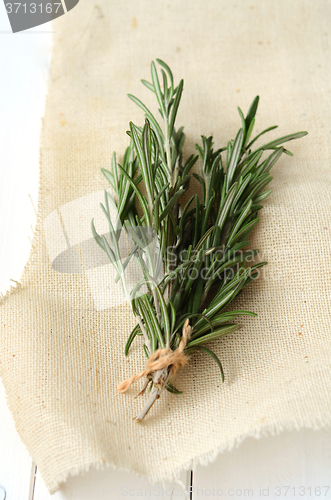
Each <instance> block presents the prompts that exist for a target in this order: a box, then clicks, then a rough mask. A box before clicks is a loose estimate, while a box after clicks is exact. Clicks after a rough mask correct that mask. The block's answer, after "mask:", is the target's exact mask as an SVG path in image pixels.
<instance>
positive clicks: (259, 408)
mask: <svg viewBox="0 0 331 500" xmlns="http://www.w3.org/2000/svg"><path fill="white" fill-rule="evenodd" d="M330 18H331V4H330V2H329V1H328V0H325V1H323V0H318V1H314V2H311V1H310V0H300V1H295V0H293V1H288V0H280V1H278V2H274V0H264V1H263V2H262V1H261V2H257V1H253V0H252V1H251V2H247V1H246V0H237V1H235V2H227V1H226V0H217V1H216V0H215V1H206V0H205V1H197V0H191V1H190V2H186V1H183V0H176V1H172V0H168V1H166V2H156V1H147V0H144V1H140V2H136V1H123V2H115V1H109V0H100V1H99V2H98V3H97V4H94V3H93V2H87V1H85V2H84V1H81V2H80V3H79V4H78V6H77V7H75V8H74V9H73V10H72V11H71V12H70V13H69V14H67V15H65V16H63V18H61V19H59V20H57V21H56V22H54V30H55V31H56V32H55V40H54V51H53V61H52V67H51V72H50V78H49V93H48V97H47V105H46V111H45V118H44V124H43V131H42V141H41V143H42V147H41V176H40V200H39V222H38V227H37V231H36V235H35V238H34V242H33V250H32V253H31V257H30V260H29V262H28V264H27V266H26V269H25V271H24V274H23V277H22V280H21V285H20V286H18V287H17V288H16V290H12V291H11V292H10V293H9V294H7V296H6V297H5V298H4V300H3V304H2V307H1V323H2V333H1V337H0V339H1V376H2V379H3V383H4V385H5V389H6V393H7V396H8V404H9V407H10V409H11V412H12V414H13V417H14V419H15V422H16V427H17V430H18V433H19V435H20V436H21V438H22V440H23V442H24V443H25V444H26V446H27V448H28V450H29V452H30V453H31V455H32V457H33V459H34V460H35V462H36V463H37V465H38V467H39V469H40V471H41V474H42V477H43V479H44V481H45V483H46V485H47V487H48V489H49V490H50V491H51V492H54V491H56V490H57V489H58V488H59V485H60V483H61V482H63V481H65V480H66V478H67V477H68V475H70V474H77V473H79V472H82V471H86V470H87V469H88V468H89V467H90V466H96V467H98V466H99V467H100V466H105V465H110V464H111V465H114V466H116V467H118V468H124V469H128V470H132V471H135V472H136V473H138V474H141V475H146V476H148V477H149V478H150V479H151V480H152V481H157V480H163V479H170V478H173V477H176V475H177V474H178V473H179V472H180V471H181V470H182V469H183V468H188V467H191V466H194V465H195V464H206V463H208V462H209V461H211V460H212V459H214V458H215V457H216V455H217V453H219V452H220V451H222V450H228V449H230V448H231V447H232V446H233V445H235V444H237V443H239V442H241V441H242V440H243V439H244V438H245V437H247V436H256V437H259V436H262V435H268V434H274V433H279V432H281V431H282V430H284V429H299V428H304V427H305V428H313V429H317V428H321V427H325V426H327V425H329V424H330V423H331V404H330V403H331V401H330V390H331V367H330V359H331V347H330V335H331V329H330V308H329V303H330V286H331V282H330V278H331V269H330V243H331V239H330V234H331V221H330V208H331V206H330V199H331V198H330V180H331V176H330V139H331V135H330V122H331V109H330V97H331V95H330V80H331V67H330V60H331V51H330V43H331V41H330V37H331V30H330ZM156 57H160V58H162V59H164V60H165V61H167V62H168V64H169V65H170V66H171V68H172V69H173V71H174V74H175V78H176V80H177V81H178V80H179V78H180V77H183V78H184V79H185V89H184V94H183V103H182V106H181V109H180V113H179V117H178V123H180V124H183V125H184V126H185V130H186V135H187V144H186V148H185V152H186V154H188V153H190V152H191V150H192V149H193V147H194V143H195V142H197V141H199V139H200V134H205V135H209V134H213V135H214V137H215V141H216V144H217V145H224V144H226V141H227V140H228V139H230V138H233V137H234V135H235V133H236V131H237V129H238V128H239V127H240V119H239V116H238V115H237V110H236V106H237V105H240V106H241V107H242V108H243V109H244V111H245V112H246V111H247V109H248V106H249V105H250V103H251V101H252V100H253V98H254V97H255V95H256V94H259V95H260V96H261V101H260V108H259V111H258V117H257V128H256V132H259V131H262V130H263V129H264V128H266V127H268V126H270V125H273V124H279V125H280V128H279V129H278V130H277V131H274V132H272V133H271V135H270V137H271V138H276V137H278V136H279V135H285V134H288V133H291V132H296V131H299V130H308V131H309V135H308V136H307V137H305V138H304V139H301V140H300V141H296V142H292V143H290V144H289V149H290V150H292V152H293V153H294V158H289V157H287V156H283V157H282V159H281V160H280V161H279V163H278V164H277V166H276V167H275V169H274V181H273V183H272V188H273V193H272V195H271V196H270V197H269V198H268V200H267V201H266V203H265V209H264V210H263V212H262V221H261V223H260V224H259V226H258V227H257V228H256V231H255V233H254V238H253V247H254V248H259V249H260V250H261V259H263V260H268V261H269V264H268V266H267V268H265V271H264V273H262V275H261V277H260V279H259V280H258V281H257V282H254V283H253V284H252V285H251V286H250V287H247V289H246V290H245V291H244V293H243V294H242V296H241V297H240V298H238V299H237V300H236V303H235V305H234V307H236V308H238V309H249V310H252V311H255V312H257V313H258V314H259V316H258V318H252V319H247V318H244V319H243V320H242V323H243V324H244V328H243V329H241V330H240V331H238V332H237V333H235V334H232V335H231V336H229V337H228V338H225V339H223V340H221V341H218V342H215V343H214V345H213V346H212V347H213V348H214V350H215V351H216V352H217V354H218V355H219V356H220V358H221V360H222V362H223V364H224V369H225V377H226V382H225V384H223V385H222V384H221V381H220V374H219V371H218V369H217V366H216V365H215V364H214V363H213V361H212V360H211V359H209V358H206V357H205V355H203V354H202V353H201V354H197V355H194V356H192V358H191V360H190V362H189V364H188V366H187V367H186V368H185V369H184V370H183V371H182V372H181V373H180V374H178V375H176V384H177V386H178V388H180V389H181V390H182V391H183V394H182V395H180V396H175V395H171V394H169V393H165V394H164V395H163V397H162V398H161V400H160V401H159V402H157V404H156V405H155V406H154V408H153V411H152V412H151V413H150V414H149V415H148V417H147V418H146V420H145V421H144V423H143V424H142V425H137V424H135V423H134V422H133V420H132V417H133V416H135V415H136V414H137V413H138V411H139V410H140V409H141V406H142V404H143V400H142V399H141V398H138V399H134V398H133V395H134V394H135V392H136V390H138V389H139V387H138V386H137V387H135V388H132V389H131V390H130V391H129V393H128V394H127V395H119V394H117V391H116V386H117V384H118V383H119V382H120V381H121V380H123V379H124V378H126V377H128V376H130V375H132V374H134V373H136V372H138V371H140V370H141V369H143V367H144V365H145V359H144V357H143V355H142V350H141V348H140V345H139V342H140V339H139V340H138V341H136V343H135V344H134V346H133V349H132V351H131V354H130V356H129V357H128V358H127V359H125V358H124V355H123V347H124V343H125V340H126V337H127V335H128V332H129V331H130V329H131V328H132V326H133V325H134V319H133V316H132V314H131V309H130V306H128V305H123V304H119V305H118V306H116V307H102V305H101V306H100V307H99V308H98V307H97V306H96V303H95V300H94V298H93V293H92V291H91V286H90V283H89V281H88V279H87V273H86V272H83V273H80V274H79V273H63V272H58V271H56V270H54V269H53V268H52V259H51V260H50V253H52V252H51V250H52V249H51V250H50V249H49V248H47V245H46V243H45V235H44V227H45V226H44V220H45V218H46V217H47V216H48V215H49V214H52V213H53V212H54V210H55V211H61V210H62V209H61V207H63V206H64V205H65V204H67V203H68V202H72V201H74V200H77V199H79V198H81V199H84V197H86V196H88V195H93V193H97V192H99V191H100V190H103V189H104V188H105V187H108V186H107V183H106V181H105V178H104V177H103V176H102V174H101V173H100V168H101V167H107V166H108V167H109V165H110V160H111V153H112V152H113V151H114V150H116V151H117V152H119V153H120V157H121V155H122V154H123V152H124V147H125V146H126V145H127V144H128V137H127V136H126V134H125V131H126V130H127V129H128V123H129V120H133V121H134V122H135V123H137V124H139V123H140V124H141V123H143V116H142V113H141V112H140V110H139V109H138V108H136V107H135V106H134V104H133V103H132V102H131V101H129V99H128V98H127V96H126V94H127V93H128V92H130V93H133V94H135V95H137V96H139V97H140V98H142V99H143V100H144V101H145V102H147V103H148V104H149V105H150V106H151V107H152V109H153V110H155V109H156V106H155V102H154V99H153V96H152V95H151V94H150V93H149V91H148V90H147V89H145V88H144V87H143V86H142V85H141V83H140V81H139V80H140V78H145V79H147V80H148V79H150V71H149V64H150V61H151V60H152V59H155V58H156ZM22 84H23V83H22ZM195 186H196V184H194V183H192V189H194V187H195ZM69 207H70V206H69ZM96 211H97V212H98V214H99V211H100V209H99V208H98V207H97V209H96ZM64 212H65V210H63V212H62V216H63V217H64V215H63V214H64ZM78 212H79V211H78ZM78 212H77V210H76V211H75V210H72V211H70V210H69V211H68V210H67V216H66V221H64V222H63V221H62V222H61V224H64V225H65V226H66V228H65V229H66V231H67V234H68V235H69V236H68V237H69V239H70V228H68V226H70V224H71V226H72V227H73V228H75V231H76V233H75V234H76V236H75V237H76V241H74V243H75V244H76V243H79V241H78V240H77V238H78V236H79V234H80V232H81V238H80V241H81V242H83V241H85V240H86V238H87V236H86V235H88V237H90V236H91V233H90V226H89V223H88V224H87V223H86V220H85V219H84V217H81V219H82V220H81V221H80V215H79V213H78ZM68 213H69V216H68ZM98 214H95V216H98ZM101 218H102V217H101ZM82 221H83V222H84V223H83V222H82ZM54 231H55V225H54ZM48 232H50V231H49V227H48ZM77 234H78V236H77ZM18 239H19V236H18ZM55 239H56V238H55ZM78 239H79V238H78ZM18 243H19V240H18ZM71 244H73V243H71V242H70V245H71ZM54 245H55V247H56V244H55V243H54ZM55 250H56V248H55ZM55 250H54V251H55ZM55 253H56V252H55ZM53 257H54V256H53ZM69 267H70V266H69ZM92 267H93V266H92ZM99 267H100V266H99ZM100 269H102V268H100ZM100 269H99V270H100ZM69 270H70V269H69ZM101 275H102V273H101ZM99 276H100V274H99ZM100 279H101V278H100ZM101 281H102V279H101ZM100 286H101V282H100ZM108 291H109V293H110V294H112V293H113V290H112V289H111V287H110V289H109V287H108ZM234 307H233V308H234Z"/></svg>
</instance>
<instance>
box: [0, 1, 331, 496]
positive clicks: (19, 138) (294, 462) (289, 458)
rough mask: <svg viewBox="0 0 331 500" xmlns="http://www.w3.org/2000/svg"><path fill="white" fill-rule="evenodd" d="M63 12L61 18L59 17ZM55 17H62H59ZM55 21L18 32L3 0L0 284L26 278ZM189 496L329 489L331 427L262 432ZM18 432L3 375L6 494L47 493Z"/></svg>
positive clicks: (73, 489)
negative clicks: (277, 433) (276, 433)
mask: <svg viewBox="0 0 331 500" xmlns="http://www.w3.org/2000/svg"><path fill="white" fill-rule="evenodd" d="M57 22H60V20H57ZM54 26H55V27H56V25H54ZM51 30H52V27H51V26H50V25H44V26H40V27H38V28H36V29H35V30H29V31H28V32H22V33H18V34H15V35H13V34H12V33H11V31H10V26H9V21H8V19H7V16H6V12H5V8H4V5H3V4H2V3H1V4H0V71H1V78H0V110H1V111H0V112H1V115H0V116H1V118H0V158H1V163H0V234H1V238H0V262H1V263H5V265H3V264H2V265H1V266H0V292H5V291H6V290H7V289H8V288H9V286H10V283H11V281H10V280H11V279H12V280H17V281H19V279H20V276H21V273H22V270H23V267H24V264H25V262H26V261H27V259H28V256H29V251H30V243H31V239H32V234H33V227H34V224H35V210H34V206H37V199H38V171H39V133H40V127H41V117H42V115H43V108H44V101H45V94H46V88H47V75H48V66H49V61H50V53H51V36H52V33H51ZM181 480H182V482H183V484H185V485H186V488H188V489H190V490H191V491H190V498H192V500H197V499H200V498H208V497H212V498H223V497H230V498H242V497H243V498H247V497H248V498H251V499H260V498H268V499H279V498H307V499H308V498H309V499H315V498H318V497H320V498H331V431H330V432H327V431H325V430H323V431H311V430H303V431H294V432H291V433H284V434H282V435H280V436H274V437H269V438H263V439H260V440H256V439H253V438H248V439H246V440H245V441H244V442H243V443H242V444H241V446H240V447H239V448H237V449H234V450H232V451H230V452H226V453H225V454H222V455H220V456H219V457H218V458H217V460H216V461H215V462H214V463H213V464H210V465H209V466H208V467H198V468H197V470H195V471H194V472H193V473H192V474H191V472H190V471H188V472H184V473H183V474H182V478H181ZM50 497H51V495H50V494H49V493H48V491H47V489H46V488H45V485H44V483H43V480H42V478H41V476H40V474H39V472H38V469H37V467H36V465H35V464H34V463H33V461H32V459H31V457H30V456H29V453H28V451H27V450H26V448H25V446H24V445H23V443H22V442H21V440H20V438H19V436H18V434H17V432H16V430H15V425H14V421H13V419H12V417H11V415H10V412H9V410H8V407H7V404H6V398H5V392H4V388H3V385H2V383H1V380H0V500H4V499H5V498H6V500H49V499H50ZM125 497H128V498H135V497H137V498H141V497H143V498H173V499H175V498H185V496H184V492H183V491H182V490H181V488H180V486H178V485H171V484H166V485H150V484H149V483H148V482H147V481H146V480H142V479H139V478H138V477H136V476H135V475H134V474H129V473H124V472H117V471H116V472H115V471H113V470H112V469H107V470H104V471H95V470H92V471H90V472H88V473H87V474H85V475H84V476H80V477H75V478H70V479H69V480H68V481H67V483H66V485H64V486H63V488H61V490H60V491H59V492H57V493H55V494H54V495H52V499H54V500H69V499H72V500H87V499H94V498H97V499H98V500H106V499H107V500H112V499H115V500H118V499H120V498H125Z"/></svg>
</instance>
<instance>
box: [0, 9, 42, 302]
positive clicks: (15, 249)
mask: <svg viewBox="0 0 331 500" xmlns="http://www.w3.org/2000/svg"><path fill="white" fill-rule="evenodd" d="M37 28H38V30H34V29H32V30H28V31H26V32H22V33H16V34H13V33H10V24H9V21H8V17H7V14H6V10H5V7H4V5H3V3H2V4H1V5H0V68H1V78H0V110H1V114H0V158H1V162H0V231H1V233H0V234H1V238H0V259H1V262H2V263H3V262H5V263H6V265H1V267H0V292H1V293H4V292H6V291H7V290H8V289H9V287H10V285H13V282H11V281H10V280H11V279H12V280H16V281H19V280H20V278H21V274H22V271H23V268H24V265H25V263H26V261H27V259H28V257H29V253H30V248H31V239H32V235H33V229H32V226H33V227H34V225H35V220H36V219H35V213H34V209H33V205H32V203H31V198H32V200H33V203H34V205H35V207H37V203H38V179H39V135H40V129H41V118H42V116H43V110H44V104H45V95H46V91H47V75H48V65H49V59H50V53H51V32H50V29H51V25H50V24H49V23H48V24H45V25H43V26H40V27H37Z"/></svg>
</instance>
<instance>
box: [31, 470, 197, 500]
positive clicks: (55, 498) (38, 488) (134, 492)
mask: <svg viewBox="0 0 331 500" xmlns="http://www.w3.org/2000/svg"><path fill="white" fill-rule="evenodd" d="M189 475H190V474H188V473H187V472H183V473H182V474H181V478H180V480H181V482H182V483H183V484H184V485H185V487H184V488H182V487H181V486H180V485H179V484H175V483H165V484H164V485H162V484H160V483H158V484H155V485H153V484H150V483H149V482H148V481H147V480H145V479H141V478H139V477H137V476H136V475H135V474H133V473H129V472H123V471H115V470H113V469H111V468H109V469H106V470H90V471H89V472H87V473H86V474H84V475H83V476H76V477H71V478H69V479H68V480H67V482H66V483H65V484H64V485H63V487H62V488H61V489H60V491H58V492H56V493H54V494H53V495H50V494H49V492H48V490H47V488H46V486H45V484H44V482H43V480H42V477H41V475H40V473H39V472H37V476H36V482H35V489H34V497H33V500H91V499H95V498H96V499H98V500H113V499H114V500H120V499H121V498H123V499H125V498H149V499H160V498H164V499H169V500H170V499H173V500H175V499H176V498H181V499H183V500H184V499H185V489H186V491H187V490H188V486H189Z"/></svg>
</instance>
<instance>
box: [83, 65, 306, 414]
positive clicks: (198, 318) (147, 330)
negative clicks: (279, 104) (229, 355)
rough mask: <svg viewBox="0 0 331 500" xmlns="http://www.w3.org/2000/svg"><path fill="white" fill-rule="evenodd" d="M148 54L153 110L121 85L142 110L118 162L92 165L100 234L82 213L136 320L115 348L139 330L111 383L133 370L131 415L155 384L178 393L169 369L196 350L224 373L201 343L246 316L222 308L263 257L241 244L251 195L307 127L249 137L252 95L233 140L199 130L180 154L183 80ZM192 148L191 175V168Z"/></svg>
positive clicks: (252, 222)
mask: <svg viewBox="0 0 331 500" xmlns="http://www.w3.org/2000/svg"><path fill="white" fill-rule="evenodd" d="M157 62H158V64H159V73H161V75H162V85H161V82H160V78H159V73H158V71H157V68H156V65H155V63H154V62H152V64H151V79H152V81H151V82H147V81H145V80H142V83H143V84H144V85H145V86H146V87H147V88H148V89H149V90H150V91H151V92H153V93H154V94H155V96H156V99H157V103H158V106H159V112H160V114H161V120H160V122H159V120H158V119H157V118H156V117H155V116H154V115H153V114H152V113H151V111H150V110H149V109H148V108H147V107H146V106H145V105H144V104H143V103H142V102H141V101H140V100H139V99H138V98H137V97H134V96H133V95H129V97H130V99H131V100H132V101H133V102H134V103H135V104H137V105H138V106H139V107H140V108H141V109H142V110H143V112H144V113H145V118H146V119H145V124H144V126H143V127H139V126H136V125H134V124H133V123H132V122H131V123H130V130H129V131H128V132H127V133H128V135H129V136H130V138H131V140H130V145H129V147H128V148H127V149H126V151H125V154H124V156H123V161H122V163H121V164H119V163H117V159H116V155H115V154H114V155H113V159H112V168H111V171H108V170H105V169H102V172H103V174H104V175H105V177H106V179H107V180H108V181H109V183H110V185H111V188H112V190H111V191H112V194H110V193H109V191H105V202H104V204H101V208H102V210H103V212H104V214H105V216H106V218H107V220H108V224H109V234H103V235H100V234H98V233H97V231H96V229H95V226H94V222H93V221H92V232H93V236H94V238H95V240H96V242H97V243H98V245H99V246H100V247H101V248H102V250H104V251H105V252H106V254H107V256H108V257H109V260H110V262H111V263H112V264H113V266H114V267H115V269H116V271H117V280H121V282H122V287H123V292H124V294H125V296H126V298H127V299H128V300H130V301H131V304H132V311H133V314H134V315H135V317H136V320H137V324H136V326H135V328H134V329H133V330H132V332H131V333H130V335H129V337H128V340H127V343H126V346H125V355H127V354H128V352H129V349H130V346H131V344H132V342H133V341H134V340H135V338H136V337H137V336H142V338H143V351H144V353H145V355H146V357H147V364H146V368H145V370H143V371H142V372H141V373H138V374H136V375H134V376H132V377H131V378H130V379H128V380H126V381H124V382H122V383H121V384H119V386H118V390H119V391H120V392H125V391H126V390H127V389H128V388H129V387H130V385H131V384H132V383H134V382H135V381H136V380H138V379H140V378H143V377H144V378H145V382H144V386H143V389H142V391H141V392H140V394H143V393H144V392H145V390H146V389H147V387H148V386H150V389H151V392H150V396H149V398H148V401H147V403H146V404H145V406H144V407H143V409H142V411H141V412H140V413H139V415H138V416H136V417H135V418H136V420H137V421H138V422H139V421H141V420H142V419H143V418H144V417H145V415H146V414H147V412H148V411H149V409H150V408H151V406H152V405H153V403H154V402H155V401H156V399H158V398H159V397H160V395H161V393H162V391H163V390H164V389H167V390H168V391H170V392H172V393H174V394H180V391H179V390H178V389H177V388H176V387H175V386H174V385H173V384H172V383H171V380H170V378H171V375H173V374H174V373H175V372H176V371H177V370H178V368H180V367H182V366H184V365H185V364H186V363H187V360H188V355H189V354H191V353H193V352H194V351H196V350H200V351H202V352H203V353H205V354H206V355H209V356H211V357H212V359H213V360H215V362H216V363H217V365H218V367H219V369H220V372H221V378H222V380H223V381H224V373H223V368H222V364H221V361H220V360H219V359H218V357H217V356H216V354H215V353H214V352H213V351H212V350H211V349H210V348H209V347H206V344H208V343H210V342H211V341H214V340H216V339H218V338H220V337H224V336H225V335H228V334H230V333H232V332H235V331H236V330H238V329H239V328H240V325H239V324H238V323H236V322H235V321H234V319H235V317H236V316H240V315H241V316H244V315H250V316H256V314H255V313H253V312H250V311H239V310H233V311H226V312H222V311H223V309H224V308H225V307H226V306H228V305H229V303H230V302H231V301H232V300H233V299H234V298H235V297H236V296H237V295H238V294H239V293H240V292H241V291H242V289H243V288H244V286H245V285H247V284H249V283H250V282H251V281H252V280H254V279H255V278H256V277H257V276H258V272H259V271H258V268H259V267H261V266H263V265H264V264H266V263H265V262H259V263H256V264H252V263H251V262H252V260H253V259H252V257H254V256H255V255H256V254H257V253H258V250H249V249H248V248H249V239H248V238H249V235H250V233H251V231H252V230H253V228H254V227H255V226H256V224H257V223H258V222H259V220H260V219H259V217H258V213H259V211H260V210H261V209H262V205H261V202H262V201H263V200H264V199H265V198H266V197H267V196H268V195H269V194H270V192H271V191H270V190H266V187H267V186H268V184H269V183H270V181H271V180H272V177H271V175H270V170H271V168H272V167H273V165H274V164H275V163H276V162H277V160H278V159H279V158H280V156H281V155H282V154H283V153H285V154H287V155H292V153H290V151H288V150H287V149H285V148H284V147H283V146H282V144H283V143H285V142H288V141H290V140H292V139H299V138H300V137H303V136H305V135H306V134H307V132H298V133H296V134H291V135H287V136H284V137H281V138H279V139H276V140H272V141H270V142H268V143H266V144H264V145H263V146H260V147H257V148H256V149H253V145H254V144H255V142H256V141H257V139H259V138H260V137H261V136H262V135H264V134H265V133H267V132H269V131H271V130H273V129H275V128H276V126H273V127H269V128H267V129H266V130H264V131H263V132H261V133H260V134H258V135H257V136H256V137H254V138H253V139H251V137H252V132H253V128H254V123H255V115H256V111H257V107H258V102H259V97H256V98H255V99H254V101H253V103H252V105H251V107H250V108H249V110H248V113H247V115H246V116H245V115H244V113H243V112H242V111H241V109H240V108H238V111H239V115H240V118H241V128H240V129H239V131H238V133H237V135H236V137H235V139H234V140H230V141H229V142H228V144H227V145H226V146H225V147H222V148H219V149H214V144H213V138H212V137H205V136H201V144H200V145H198V144H197V145H196V149H197V153H198V154H196V155H194V154H192V155H191V156H189V157H188V158H187V159H186V161H184V159H183V145H184V141H185V135H184V132H183V127H180V128H176V126H175V122H176V115H177V111H178V107H179V104H180V101H181V97H182V93H183V85H184V82H183V80H181V81H180V82H179V84H178V85H176V86H175V84H174V79H173V74H172V72H171V70H170V68H169V67H168V65H167V64H165V63H164V62H163V61H161V60H159V59H157ZM265 152H267V154H265ZM199 158H200V161H201V172H200V175H198V174H197V173H193V174H192V173H191V171H192V167H193V166H194V165H195V164H196V162H197V161H198V159H199ZM192 175H193V176H194V177H195V178H196V179H197V181H198V182H199V183H200V185H201V193H202V194H201V195H198V194H192V196H191V197H190V198H189V199H188V201H187V202H186V203H185V204H184V203H182V196H183V194H184V193H185V192H186V191H187V190H188V188H189V184H190V179H191V176H192ZM111 207H112V208H115V209H116V213H117V217H116V220H112V217H111V209H110V208H111ZM123 231H124V232H125V233H126V234H127V235H129V236H130V238H131V239H132V241H133V249H132V251H130V253H129V255H128V256H127V257H126V258H125V259H124V258H122V256H121V253H120V245H119V240H120V237H121V234H122V232H123ZM132 259H133V260H134V261H135V262H136V263H137V264H138V265H139V267H140V269H141V271H142V278H141V279H140V280H139V281H138V282H137V283H136V284H135V286H134V287H133V289H132V290H129V289H128V285H127V282H126V275H125V271H126V269H127V266H128V265H129V263H130V261H131V260H132ZM249 264H250V265H249ZM142 290H144V293H143V292H142Z"/></svg>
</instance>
